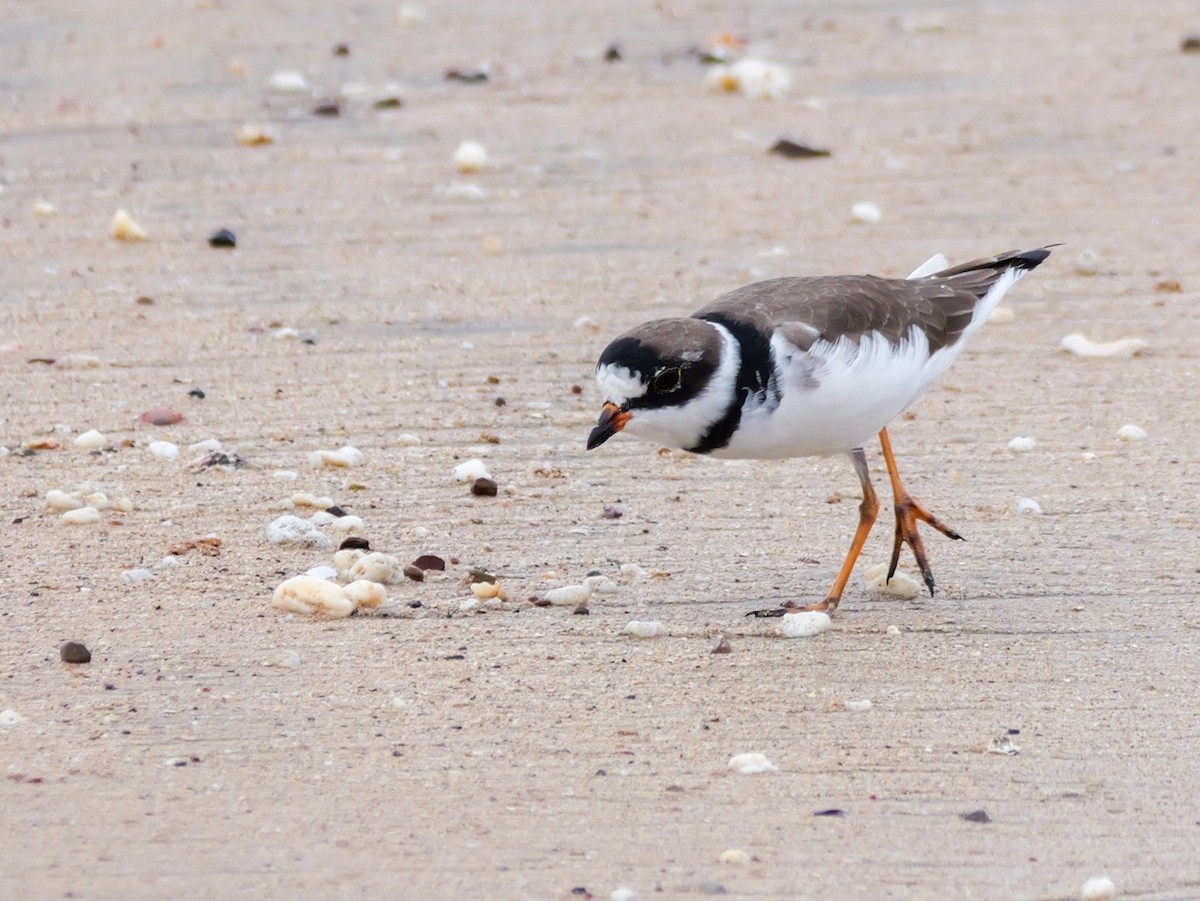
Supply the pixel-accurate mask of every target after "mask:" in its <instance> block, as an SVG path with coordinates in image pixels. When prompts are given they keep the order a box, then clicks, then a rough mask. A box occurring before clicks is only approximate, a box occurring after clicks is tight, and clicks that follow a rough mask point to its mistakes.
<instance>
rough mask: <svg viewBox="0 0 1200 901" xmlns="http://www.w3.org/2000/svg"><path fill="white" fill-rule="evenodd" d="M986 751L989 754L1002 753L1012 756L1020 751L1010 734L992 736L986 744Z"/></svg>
mask: <svg viewBox="0 0 1200 901" xmlns="http://www.w3.org/2000/svg"><path fill="white" fill-rule="evenodd" d="M987 751H988V753H989V754H1002V755H1004V756H1005V757H1012V756H1013V755H1015V754H1020V753H1021V749H1020V748H1018V747H1017V745H1016V743H1015V742H1013V740H1012V736H1010V735H1000V736H997V737H996V738H993V739H992V741H991V743H990V744H989V745H988V748H987Z"/></svg>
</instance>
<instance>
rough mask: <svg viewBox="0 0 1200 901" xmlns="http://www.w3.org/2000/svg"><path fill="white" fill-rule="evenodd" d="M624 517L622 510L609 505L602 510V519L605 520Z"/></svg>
mask: <svg viewBox="0 0 1200 901" xmlns="http://www.w3.org/2000/svg"><path fill="white" fill-rule="evenodd" d="M624 515H625V511H624V510H622V509H621V508H620V507H615V506H611V505H610V506H608V507H605V508H604V518H605V519H620V518H621V517H622V516H624Z"/></svg>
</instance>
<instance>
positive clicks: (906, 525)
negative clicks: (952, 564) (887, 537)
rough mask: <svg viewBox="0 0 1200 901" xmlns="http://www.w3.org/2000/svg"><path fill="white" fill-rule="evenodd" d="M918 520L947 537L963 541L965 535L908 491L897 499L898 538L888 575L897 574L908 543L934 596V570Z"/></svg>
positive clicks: (893, 545) (931, 594) (893, 549)
mask: <svg viewBox="0 0 1200 901" xmlns="http://www.w3.org/2000/svg"><path fill="white" fill-rule="evenodd" d="M918 522H924V523H928V524H929V525H931V526H933V528H935V529H937V530H938V531H939V532H941V533H942V534H943V535H945V536H946V537H947V538H953V539H955V540H956V541H962V540H963V537H962V536H961V535H959V534H958V532H956V531H955V530H954V529H952V528H950V527H949V526H948V525H946V524H945V523H943V522H942V521H941V520H940V519H938V518H937V517H936V516H934V515H933V514H932V513H930V512H929V511H928V510H926V509H925V508H924V507H922V506H921V505H920V504H918V503H917V502H916V501H914V500H913V499H912V498H911V497H909V496H908V494H907V493H905V494H904V495H902V496H901V497H899V498H897V499H896V539H895V541H894V542H893V543H892V559H891V562H890V563H889V564H888V573H887V577H888V578H889V579H891V578H892V576H894V575H895V574H896V565H897V564H898V563H899V562H900V549H901V548H902V547H903V546H904V545H906V544H907V545H908V546H909V547H910V548H912V552H913V556H914V557H916V558H917V566H918V567H920V569H921V577H922V578H923V579H924V580H925V587H926V588H928V589H929V596H930V597H933V584H934V583H933V570H931V569H930V568H929V557H928V556H927V555H926V553H925V542H923V541H922V540H921V535H920V533H919V532H918V531H917V523H918Z"/></svg>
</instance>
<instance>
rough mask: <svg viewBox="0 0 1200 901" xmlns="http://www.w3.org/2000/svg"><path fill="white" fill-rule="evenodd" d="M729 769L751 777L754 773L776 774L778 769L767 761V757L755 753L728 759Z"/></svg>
mask: <svg viewBox="0 0 1200 901" xmlns="http://www.w3.org/2000/svg"><path fill="white" fill-rule="evenodd" d="M729 769H731V770H735V771H736V772H739V773H741V774H742V775H744V776H752V775H754V774H755V773H776V772H778V771H779V767H777V766H775V764H773V763H771V761H769V760H768V759H767V755H765V754H759V753H758V752H757V751H751V752H749V753H746V754H734V755H733V756H732V757H730V758H729Z"/></svg>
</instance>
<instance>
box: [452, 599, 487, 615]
mask: <svg viewBox="0 0 1200 901" xmlns="http://www.w3.org/2000/svg"><path fill="white" fill-rule="evenodd" d="M481 607H483V602H482V601H480V600H479V598H467V599H466V600H465V601H460V602H459V605H458V612H459V613H475V612H476V611H478V610H479V609H480V608H481Z"/></svg>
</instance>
